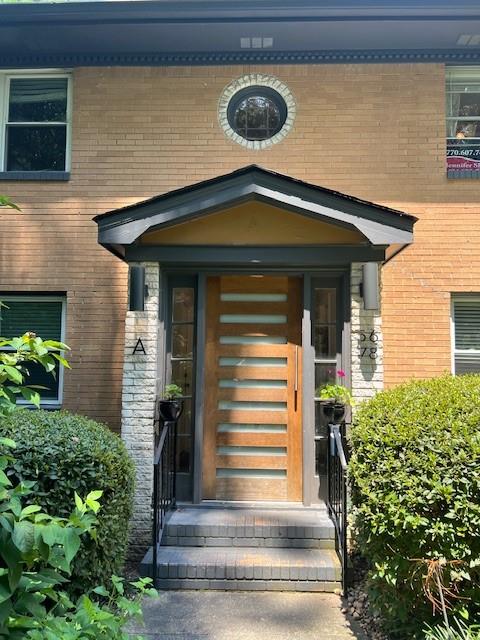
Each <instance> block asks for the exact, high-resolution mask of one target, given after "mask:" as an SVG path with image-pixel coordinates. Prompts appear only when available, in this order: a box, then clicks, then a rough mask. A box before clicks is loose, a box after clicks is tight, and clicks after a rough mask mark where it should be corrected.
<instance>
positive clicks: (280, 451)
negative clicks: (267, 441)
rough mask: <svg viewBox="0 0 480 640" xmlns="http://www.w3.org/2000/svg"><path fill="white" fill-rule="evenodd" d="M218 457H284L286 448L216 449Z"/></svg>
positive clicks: (222, 447)
mask: <svg viewBox="0 0 480 640" xmlns="http://www.w3.org/2000/svg"><path fill="white" fill-rule="evenodd" d="M217 454H218V455H219V456H286V455H287V448H286V447H241V446H239V447H229V446H220V447H217Z"/></svg>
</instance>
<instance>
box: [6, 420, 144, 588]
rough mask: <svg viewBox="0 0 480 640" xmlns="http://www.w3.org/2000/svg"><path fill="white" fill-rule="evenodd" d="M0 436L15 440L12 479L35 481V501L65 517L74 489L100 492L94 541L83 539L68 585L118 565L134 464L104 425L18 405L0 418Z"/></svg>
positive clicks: (103, 576) (82, 583)
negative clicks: (17, 407) (14, 409)
mask: <svg viewBox="0 0 480 640" xmlns="http://www.w3.org/2000/svg"><path fill="white" fill-rule="evenodd" d="M0 436H7V437H10V438H13V439H14V440H15V442H16V444H17V447H16V450H15V458H16V461H15V463H14V465H13V467H12V468H11V470H10V474H11V476H10V477H11V479H12V481H13V483H14V484H16V483H18V482H19V481H34V482H35V502H36V503H37V504H38V505H40V506H41V507H42V509H44V510H45V511H46V512H47V513H49V514H51V515H55V516H59V517H68V515H69V513H70V510H71V504H72V499H73V496H74V493H75V492H76V493H77V494H79V495H87V494H88V493H89V492H90V491H94V490H100V491H102V492H103V505H104V506H103V508H102V511H101V513H100V515H99V517H98V525H97V527H96V530H97V535H96V540H93V539H91V538H87V537H86V538H84V539H83V540H82V546H81V549H80V552H79V554H78V556H77V557H76V558H75V562H74V565H73V572H72V585H73V588H74V589H77V590H79V589H82V590H83V589H86V588H88V587H90V586H95V585H97V584H104V583H106V582H107V581H108V580H109V579H110V576H111V575H112V574H113V573H117V572H119V571H120V569H121V568H122V565H123V562H124V559H125V553H126V548H127V537H128V521H129V518H130V515H131V510H132V500H133V485H134V467H133V463H132V462H131V460H130V458H129V456H128V454H127V451H126V449H125V446H124V444H123V443H122V441H121V440H120V438H119V437H118V436H116V435H115V434H114V433H112V432H111V431H110V430H109V429H108V428H107V427H106V426H104V425H101V424H98V423H97V422H94V421H93V420H89V419H88V418H84V417H81V416H77V415H72V414H70V413H67V412H64V411H41V410H40V411H28V410H18V411H15V412H14V413H13V414H12V415H10V416H8V417H7V418H5V419H4V420H2V422H1V424H0Z"/></svg>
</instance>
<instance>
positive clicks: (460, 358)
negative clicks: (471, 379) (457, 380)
mask: <svg viewBox="0 0 480 640" xmlns="http://www.w3.org/2000/svg"><path fill="white" fill-rule="evenodd" d="M452 341H453V358H452V360H453V362H452V367H453V373H455V374H461V373H480V296H468V295H464V296H462V295H455V296H453V297H452Z"/></svg>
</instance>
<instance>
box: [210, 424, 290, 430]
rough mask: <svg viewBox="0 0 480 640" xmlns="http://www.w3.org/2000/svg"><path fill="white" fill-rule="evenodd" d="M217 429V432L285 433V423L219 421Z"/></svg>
mask: <svg viewBox="0 0 480 640" xmlns="http://www.w3.org/2000/svg"><path fill="white" fill-rule="evenodd" d="M217 431H218V433H287V425H286V424H240V423H233V422H221V423H220V424H219V425H218V429H217Z"/></svg>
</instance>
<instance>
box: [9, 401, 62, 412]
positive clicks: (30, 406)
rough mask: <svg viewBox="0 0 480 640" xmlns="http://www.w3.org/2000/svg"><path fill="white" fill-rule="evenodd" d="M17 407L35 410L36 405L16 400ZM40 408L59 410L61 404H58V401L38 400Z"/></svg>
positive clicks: (43, 409)
mask: <svg viewBox="0 0 480 640" xmlns="http://www.w3.org/2000/svg"><path fill="white" fill-rule="evenodd" d="M17 407H18V408H19V409H28V410H29V411H37V407H35V406H34V405H33V404H28V403H27V402H17ZM40 409H41V410H42V411H61V409H62V405H61V404H60V402H55V403H53V402H51V403H50V402H49V403H43V402H40Z"/></svg>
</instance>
